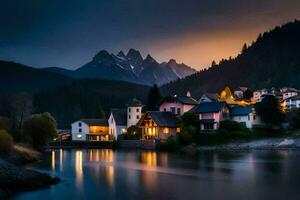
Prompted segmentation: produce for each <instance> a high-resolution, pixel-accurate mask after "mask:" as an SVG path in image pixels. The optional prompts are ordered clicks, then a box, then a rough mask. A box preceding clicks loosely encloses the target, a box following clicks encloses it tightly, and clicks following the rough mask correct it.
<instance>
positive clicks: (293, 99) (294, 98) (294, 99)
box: [286, 95, 300, 101]
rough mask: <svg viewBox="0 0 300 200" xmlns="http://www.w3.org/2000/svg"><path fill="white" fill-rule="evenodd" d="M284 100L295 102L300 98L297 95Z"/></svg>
mask: <svg viewBox="0 0 300 200" xmlns="http://www.w3.org/2000/svg"><path fill="white" fill-rule="evenodd" d="M286 100H292V101H297V100H300V96H299V95H297V96H293V97H289V98H287V99H286Z"/></svg>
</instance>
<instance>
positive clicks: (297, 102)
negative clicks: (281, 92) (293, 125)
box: [285, 96, 300, 110]
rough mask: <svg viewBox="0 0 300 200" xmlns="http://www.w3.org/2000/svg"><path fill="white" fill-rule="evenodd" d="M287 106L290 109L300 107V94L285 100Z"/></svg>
mask: <svg viewBox="0 0 300 200" xmlns="http://www.w3.org/2000/svg"><path fill="white" fill-rule="evenodd" d="M285 107H286V109H288V110H291V109H294V108H300V96H293V97H289V98H287V99H286V100H285Z"/></svg>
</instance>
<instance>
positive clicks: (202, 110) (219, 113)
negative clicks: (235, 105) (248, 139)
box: [191, 102, 229, 130]
mask: <svg viewBox="0 0 300 200" xmlns="http://www.w3.org/2000/svg"><path fill="white" fill-rule="evenodd" d="M191 112H192V113H195V114H196V115H198V116H199V124H200V129H201V130H216V129H218V128H219V126H220V122H221V121H223V120H226V119H229V108H228V106H227V104H226V103H225V102H205V103H200V104H199V105H198V106H196V107H195V108H194V109H193V110H192V111H191Z"/></svg>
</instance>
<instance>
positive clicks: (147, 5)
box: [0, 0, 300, 69]
mask: <svg viewBox="0 0 300 200" xmlns="http://www.w3.org/2000/svg"><path fill="white" fill-rule="evenodd" d="M0 3H1V4H0V5H1V6H0V59H3V60H13V61H17V62H21V63H24V64H27V65H32V66H35V67H49V66H57V67H65V68H77V67H79V66H81V65H83V64H85V63H86V62H88V61H89V60H91V59H92V57H93V56H94V54H95V53H97V52H98V51H99V50H101V49H107V50H109V51H111V52H113V53H116V52H118V51H119V50H124V51H125V52H126V51H127V50H128V49H129V48H136V49H139V50H140V51H141V53H142V54H143V55H144V56H145V55H147V54H148V53H150V54H151V55H152V56H153V57H155V58H157V59H158V60H159V61H166V60H168V59H170V58H175V59H176V60H178V61H179V62H184V63H186V64H189V65H191V66H193V67H195V68H198V69H199V68H201V67H205V66H208V65H209V64H210V63H211V61H212V60H213V59H215V60H217V61H218V60H219V59H221V58H223V57H226V58H227V57H229V56H235V55H236V54H237V53H238V52H239V51H240V49H241V47H242V45H243V43H244V42H248V43H250V42H251V41H252V40H254V39H255V38H256V37H257V35H258V34H259V33H260V32H263V31H265V30H270V29H271V28H273V27H274V26H276V25H280V24H283V23H286V22H288V21H290V20H294V19H295V18H298V19H300V1H299V0H0Z"/></svg>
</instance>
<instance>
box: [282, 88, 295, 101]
mask: <svg viewBox="0 0 300 200" xmlns="http://www.w3.org/2000/svg"><path fill="white" fill-rule="evenodd" d="M298 93H299V90H297V89H295V88H284V89H281V94H282V99H283V100H285V99H288V98H290V97H294V96H297V95H298Z"/></svg>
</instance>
